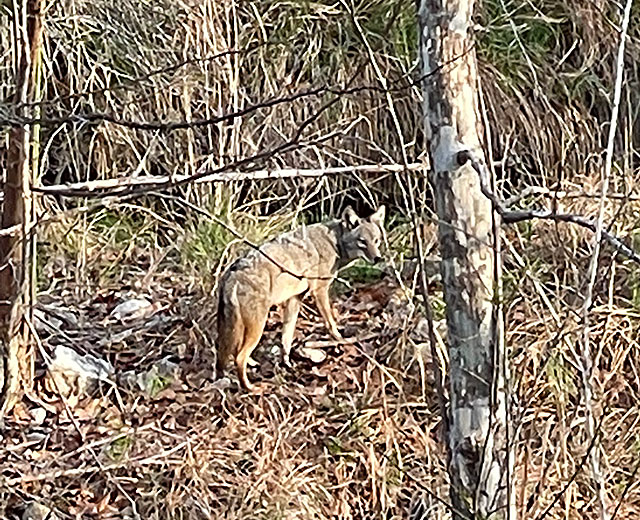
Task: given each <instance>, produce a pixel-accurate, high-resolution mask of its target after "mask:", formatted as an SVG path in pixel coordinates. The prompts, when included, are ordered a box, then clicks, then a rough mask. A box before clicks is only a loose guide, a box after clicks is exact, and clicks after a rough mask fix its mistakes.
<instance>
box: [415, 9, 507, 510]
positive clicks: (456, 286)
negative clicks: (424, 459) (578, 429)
mask: <svg viewBox="0 0 640 520" xmlns="http://www.w3.org/2000/svg"><path fill="white" fill-rule="evenodd" d="M473 8H474V0H453V1H446V0H421V1H420V6H419V13H418V14H419V25H420V53H421V61H422V76H423V93H424V117H425V129H426V132H427V138H428V140H429V154H430V159H431V183H432V185H433V189H434V193H435V205H436V211H437V214H438V218H439V238H440V248H441V254H442V280H443V285H444V297H445V302H446V309H447V311H446V312H447V325H448V329H449V340H448V341H449V358H450V373H449V378H450V407H449V412H450V413H449V417H448V419H449V421H450V429H449V457H450V460H449V471H450V477H451V500H452V507H453V510H454V518H460V519H463V518H466V519H483V520H485V519H504V518H514V517H515V516H514V515H513V510H512V508H511V507H510V504H511V503H512V500H511V493H510V486H511V482H510V480H511V471H510V470H511V460H512V459H511V457H510V456H509V449H508V446H507V444H508V440H509V435H508V430H507V426H508V422H507V392H506V387H505V379H506V374H507V372H506V366H505V362H506V359H505V355H504V352H503V342H502V337H501V335H502V331H501V327H500V326H499V325H500V323H499V320H498V314H497V312H496V309H495V308H494V301H496V296H497V294H496V287H498V281H499V272H498V270H499V262H498V261H497V260H498V259H497V253H496V251H497V248H496V244H497V236H496V235H497V233H496V231H495V230H497V229H498V227H499V222H497V220H496V218H497V215H494V212H493V211H492V206H491V202H490V201H489V200H488V199H487V198H486V197H485V196H484V195H483V194H482V192H481V187H480V179H479V176H478V173H477V172H476V171H475V170H474V169H473V168H472V167H471V165H470V163H469V161H468V159H469V158H470V157H471V158H473V159H474V160H475V161H476V162H478V163H480V164H484V152H483V149H482V145H481V139H482V124H481V119H480V115H479V108H478V106H479V102H478V84H477V81H478V79H477V68H476V55H475V50H474V47H473V41H472V37H471V30H472V19H471V17H472V14H473ZM489 184H490V183H489V182H488V180H487V185H489Z"/></svg>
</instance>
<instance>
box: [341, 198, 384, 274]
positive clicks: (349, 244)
mask: <svg viewBox="0 0 640 520" xmlns="http://www.w3.org/2000/svg"><path fill="white" fill-rule="evenodd" d="M384 214H385V208H384V206H380V208H378V211H376V212H375V213H374V214H373V215H371V216H370V217H368V218H364V219H363V218H360V217H359V216H358V215H356V212H355V211H353V209H352V208H351V207H350V206H347V208H346V209H345V210H344V212H343V213H342V225H343V226H344V230H345V231H344V234H343V235H342V237H341V240H340V246H341V249H342V252H343V254H344V256H345V258H344V260H346V261H351V260H356V259H357V258H364V259H365V260H369V261H370V262H374V263H375V262H378V261H379V260H382V255H381V254H380V243H381V242H382V233H383V227H382V226H383V224H384Z"/></svg>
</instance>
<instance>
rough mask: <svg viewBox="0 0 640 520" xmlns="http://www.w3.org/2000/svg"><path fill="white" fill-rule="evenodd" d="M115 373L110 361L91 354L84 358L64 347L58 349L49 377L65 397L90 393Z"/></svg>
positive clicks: (50, 367)
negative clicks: (99, 382) (98, 383)
mask: <svg viewBox="0 0 640 520" xmlns="http://www.w3.org/2000/svg"><path fill="white" fill-rule="evenodd" d="M114 372H115V370H114V368H113V366H112V365H111V363H109V362H108V361H105V360H103V359H99V358H97V357H95V356H92V355H91V354H86V355H84V356H83V355H81V354H78V353H77V352H76V351H75V350H73V349H71V348H69V347H65V346H64V345H59V346H57V347H56V350H55V352H54V358H53V361H52V362H51V365H50V366H49V375H50V376H51V377H52V378H53V379H54V380H55V382H56V384H57V387H58V390H59V391H60V392H61V393H63V394H65V395H68V394H70V393H74V394H85V393H89V392H91V390H92V388H93V387H94V386H95V384H96V383H97V382H98V381H107V380H108V379H111V378H112V376H113V374H114Z"/></svg>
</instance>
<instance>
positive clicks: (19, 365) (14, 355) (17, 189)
mask: <svg viewBox="0 0 640 520" xmlns="http://www.w3.org/2000/svg"><path fill="white" fill-rule="evenodd" d="M43 4H44V2H43V0H25V1H24V2H18V0H16V1H15V2H14V4H13V8H14V35H15V45H16V48H17V51H18V52H17V53H16V54H17V56H18V63H17V67H16V93H15V96H14V100H13V101H14V104H15V106H16V111H17V114H18V115H20V116H29V115H31V114H30V113H31V110H32V109H31V108H30V105H29V104H30V103H33V102H34V101H39V98H40V94H39V90H40V74H41V62H42V60H41V52H42V8H43ZM38 135H39V129H38V128H32V127H31V126H29V125H25V126H22V127H15V128H12V129H11V131H10V133H9V146H8V151H7V173H6V179H5V183H4V204H3V208H2V228H3V229H4V228H11V227H13V226H17V231H16V232H15V233H12V234H8V235H3V236H0V349H1V350H0V410H1V413H0V416H2V415H3V414H4V413H6V412H7V411H8V410H9V409H10V408H11V407H12V406H13V404H15V402H16V401H17V399H18V398H19V397H20V390H21V388H29V387H30V386H31V380H32V375H33V374H32V372H33V368H32V359H31V356H30V355H29V354H28V344H27V343H28V341H27V335H28V328H27V327H26V326H25V322H24V315H25V312H27V311H28V310H29V309H30V307H31V297H32V295H31V291H30V283H29V277H30V274H31V273H30V270H29V263H30V258H31V257H32V246H33V243H32V240H31V236H32V230H31V228H32V223H33V199H32V195H31V183H32V171H33V167H34V166H35V167H36V168H37V164H38V149H39V147H38V143H37V139H34V137H36V138H37V136H38ZM34 151H35V152H34Z"/></svg>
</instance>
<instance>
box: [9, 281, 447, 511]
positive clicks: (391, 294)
mask: <svg viewBox="0 0 640 520" xmlns="http://www.w3.org/2000/svg"><path fill="white" fill-rule="evenodd" d="M180 276H181V275H180V274H177V273H175V272H171V271H158V270H156V271H155V272H154V273H153V275H152V276H151V277H149V276H148V275H139V276H137V277H133V278H132V279H130V280H128V282H129V283H125V284H122V285H120V286H119V287H117V288H113V289H109V288H102V289H97V290H96V291H95V292H92V294H91V296H90V297H82V296H78V295H76V294H75V292H74V291H73V290H71V289H69V288H68V287H64V284H62V285H59V286H58V287H59V289H57V290H56V291H55V293H51V292H50V293H48V294H46V295H43V296H42V297H41V298H40V301H39V303H38V311H37V313H36V320H35V328H36V329H37V331H38V336H39V341H40V343H41V345H40V348H41V349H42V350H43V351H44V352H46V353H47V354H48V355H51V353H52V352H54V351H55V348H56V346H58V345H66V346H69V347H71V348H73V349H74V350H75V351H77V352H79V353H81V354H86V353H89V354H93V355H95V356H96V357H98V358H101V359H107V360H108V361H109V362H111V363H112V364H113V366H114V367H115V371H116V376H115V378H116V379H117V381H116V384H114V385H113V386H110V385H109V384H104V385H103V386H102V388H99V389H97V391H96V392H95V393H94V395H93V396H92V397H82V396H80V397H78V396H76V395H74V394H70V395H69V394H68V393H66V392H61V391H60V389H59V388H56V385H52V384H51V379H50V378H47V377H45V375H46V370H45V368H46V366H45V365H44V364H42V365H38V366H37V367H36V388H35V391H34V393H33V394H32V395H30V396H28V397H27V398H25V400H24V401H23V402H22V403H20V404H19V405H18V406H17V407H16V409H15V410H14V413H13V415H12V416H11V417H9V418H7V420H6V421H5V424H4V439H5V440H4V442H3V443H2V444H1V445H0V459H1V460H3V461H4V464H3V465H2V471H1V478H2V480H0V482H1V484H0V504H2V506H3V508H4V517H5V518H7V519H12V518H23V517H24V516H23V515H25V512H24V511H25V508H26V507H27V506H28V505H29V504H31V503H38V504H40V505H41V506H43V508H44V509H42V510H44V511H46V510H47V509H49V510H51V511H53V513H55V515H57V516H56V518H60V519H66V518H74V519H75V518H96V519H98V518H100V519H107V518H114V519H115V518H123V519H124V518H144V519H151V518H193V519H196V518H229V519H233V518H237V519H250V518H260V519H272V518H287V519H292V518H300V519H302V518H309V519H311V518H345V519H346V518H382V517H384V518H392V517H398V518H399V517H402V516H404V513H403V512H406V511H407V510H409V509H410V508H414V509H415V510H416V512H419V511H420V510H423V511H425V512H428V511H429V510H431V511H433V512H436V511H440V510H441V509H442V507H441V504H439V503H438V495H439V494H440V495H442V493H444V492H446V491H444V488H443V486H444V478H445V472H444V467H445V466H444V461H443V460H442V455H443V454H442V450H441V449H440V448H439V447H438V442H437V436H438V431H439V422H440V421H439V416H438V410H437V406H436V405H435V400H434V399H435V397H434V394H433V392H432V390H431V387H432V386H433V384H432V381H428V380H427V378H428V377H429V375H428V373H430V369H429V368H428V367H426V366H425V365H426V364H427V363H428V361H427V359H428V356H427V355H421V357H420V359H419V360H418V359H417V358H416V356H415V355H414V354H413V348H411V349H409V348H406V347H403V346H402V345H406V344H407V340H408V338H407V336H408V333H407V331H408V330H410V329H411V328H412V327H413V325H412V326H411V327H410V326H409V325H410V321H411V320H413V321H412V323H415V320H416V317H415V316H414V317H411V316H406V312H404V315H405V316H404V317H403V316H402V314H403V313H402V312H400V311H399V308H400V307H404V308H405V309H406V308H407V304H406V302H403V303H401V302H400V298H399V294H401V292H398V290H397V289H398V287H397V284H396V283H395V282H394V281H392V279H391V278H389V277H387V278H383V279H382V280H380V281H376V282H374V283H371V284H366V285H363V286H361V287H355V288H352V290H350V291H348V292H347V293H346V294H345V293H343V294H341V295H340V296H338V297H337V298H336V299H335V300H334V308H335V309H336V311H337V315H338V316H339V323H340V326H341V329H342V331H343V334H344V335H345V336H346V337H347V338H351V339H353V338H358V340H357V341H356V342H354V344H338V343H337V342H335V341H332V340H331V339H330V337H329V336H328V334H327V332H326V330H325V328H324V325H323V324H322V322H321V320H320V319H319V317H318V314H317V312H316V310H315V308H313V307H309V306H306V305H305V307H303V311H302V315H301V318H300V319H299V321H298V327H297V332H296V338H297V341H296V345H301V344H305V345H311V346H314V347H315V348H316V349H321V350H324V351H325V352H326V353H327V354H328V356H327V359H326V360H325V361H323V362H321V363H320V364H314V363H312V362H310V361H309V360H308V359H305V358H302V357H300V356H296V351H295V345H294V354H293V356H294V360H295V362H294V368H293V369H287V370H281V369H279V368H278V367H277V366H276V364H275V363H274V358H275V357H276V356H275V354H273V353H271V350H272V349H270V348H269V346H270V345H273V344H278V343H279V331H280V322H279V318H278V312H277V310H274V311H273V312H272V313H271V317H270V319H269V322H268V325H267V330H266V332H265V335H264V337H263V340H262V342H261V344H260V346H259V348H258V349H257V351H256V353H255V355H254V357H255V358H256V360H257V361H258V362H259V366H258V367H257V368H253V369H251V370H250V377H251V378H252V380H253V381H256V382H258V381H262V382H264V383H266V384H265V391H264V392H263V393H262V394H261V395H249V394H247V393H245V392H242V391H240V390H239V389H238V385H237V379H236V377H235V373H234V371H233V370H230V371H229V379H223V380H218V381H216V380H214V375H213V370H212V368H213V364H214V359H215V357H214V353H213V340H214V336H213V335H212V329H213V323H214V319H213V318H214V314H215V312H214V311H215V297H213V296H210V295H206V294H203V293H202V292H199V291H193V290H190V289H189V287H190V286H192V285H193V284H191V283H190V280H188V279H182V280H181V279H180ZM138 300H144V301H146V302H150V303H151V305H150V306H147V307H145V308H143V309H141V311H140V312H138V316H137V317H135V316H134V317H133V318H132V319H124V318H122V317H120V316H118V315H117V313H114V309H116V307H117V305H118V304H120V303H122V302H125V301H138ZM394 302H395V307H396V308H395V309H391V307H393V305H394ZM307 303H308V302H307ZM408 320H409V321H408ZM422 346H425V345H422ZM426 350H428V347H426ZM132 371H135V375H136V376H138V377H137V380H136V378H135V377H134V384H133V385H128V387H127V385H126V384H124V382H123V378H122V377H121V376H122V374H126V373H129V374H131V373H132ZM136 382H138V383H139V384H136ZM120 383H122V384H120ZM443 499H445V500H446V497H444V496H443ZM31 513H33V506H32V507H31V509H29V513H28V514H31Z"/></svg>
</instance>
